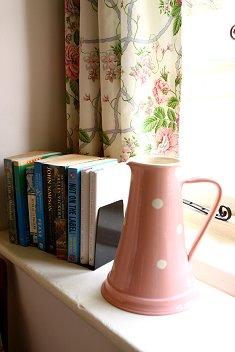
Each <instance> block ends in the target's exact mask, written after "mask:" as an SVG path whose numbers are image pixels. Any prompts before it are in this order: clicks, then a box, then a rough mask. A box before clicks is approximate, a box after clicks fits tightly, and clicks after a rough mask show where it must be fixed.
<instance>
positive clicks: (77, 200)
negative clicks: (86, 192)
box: [67, 158, 118, 263]
mask: <svg viewBox="0 0 235 352" xmlns="http://www.w3.org/2000/svg"><path fill="white" fill-rule="evenodd" d="M117 162H118V160H117V159H111V158H101V159H100V160H98V161H97V160H94V161H92V162H86V163H83V164H78V165H72V166H69V167H68V258H67V260H68V262H71V263H80V227H81V171H82V170H83V169H86V168H91V167H94V166H96V165H99V164H100V165H101V164H107V163H117Z"/></svg>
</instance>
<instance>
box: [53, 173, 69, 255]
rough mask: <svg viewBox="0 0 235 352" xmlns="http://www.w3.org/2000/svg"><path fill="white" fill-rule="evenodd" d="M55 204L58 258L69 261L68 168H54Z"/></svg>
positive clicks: (54, 216)
mask: <svg viewBox="0 0 235 352" xmlns="http://www.w3.org/2000/svg"><path fill="white" fill-rule="evenodd" d="M53 185H54V188H53V193H54V195H55V202H54V207H53V212H54V215H53V219H54V230H55V242H56V256H57V258H58V259H62V260H67V245H68V235H67V214H68V206H67V204H68V186H67V168H66V167H64V166H58V167H55V168H54V183H53Z"/></svg>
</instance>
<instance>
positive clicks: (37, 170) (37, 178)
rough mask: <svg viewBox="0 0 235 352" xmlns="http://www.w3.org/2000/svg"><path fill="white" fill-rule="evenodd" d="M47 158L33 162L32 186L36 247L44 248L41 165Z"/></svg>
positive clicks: (55, 154) (55, 155)
mask: <svg viewBox="0 0 235 352" xmlns="http://www.w3.org/2000/svg"><path fill="white" fill-rule="evenodd" d="M59 155H62V153H61V152H55V153H54V154H53V155H52V156H51V157H50V160H54V158H57V157H58V156H59ZM47 162H48V159H43V160H37V161H35V162H34V187H35V196H36V226H37V240H38V248H39V249H41V250H43V251H45V250H46V240H45V226H44V192H43V170H42V165H43V164H44V163H47Z"/></svg>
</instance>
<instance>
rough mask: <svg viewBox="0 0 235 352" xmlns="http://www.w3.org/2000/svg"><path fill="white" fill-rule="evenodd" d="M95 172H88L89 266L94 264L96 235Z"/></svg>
mask: <svg viewBox="0 0 235 352" xmlns="http://www.w3.org/2000/svg"><path fill="white" fill-rule="evenodd" d="M96 212H97V210H96V172H95V171H91V172H90V214H89V265H90V266H94V263H95V258H94V255H95V234H96Z"/></svg>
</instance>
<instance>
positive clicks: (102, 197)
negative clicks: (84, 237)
mask: <svg viewBox="0 0 235 352" xmlns="http://www.w3.org/2000/svg"><path fill="white" fill-rule="evenodd" d="M130 178H131V171H130V168H129V166H128V165H126V163H118V164H115V165H112V166H109V167H105V168H100V169H98V170H92V171H91V172H90V217H89V265H90V266H92V267H94V263H95V246H96V230H97V216H98V211H99V208H101V207H103V206H104V205H107V204H111V203H114V202H117V201H119V200H123V206H124V212H125V209H126V206H127V200H128V195H129V187H130Z"/></svg>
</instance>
